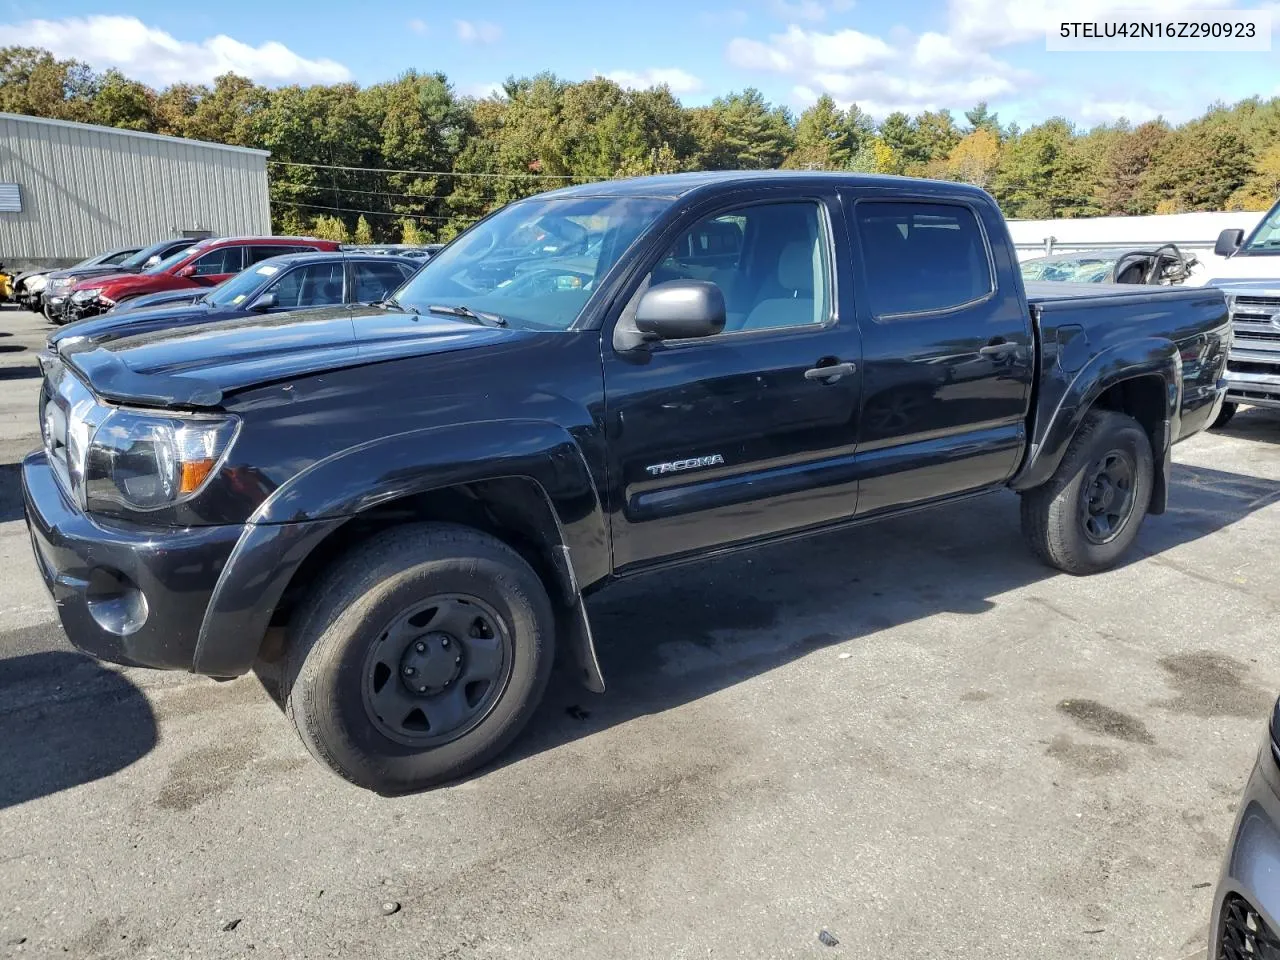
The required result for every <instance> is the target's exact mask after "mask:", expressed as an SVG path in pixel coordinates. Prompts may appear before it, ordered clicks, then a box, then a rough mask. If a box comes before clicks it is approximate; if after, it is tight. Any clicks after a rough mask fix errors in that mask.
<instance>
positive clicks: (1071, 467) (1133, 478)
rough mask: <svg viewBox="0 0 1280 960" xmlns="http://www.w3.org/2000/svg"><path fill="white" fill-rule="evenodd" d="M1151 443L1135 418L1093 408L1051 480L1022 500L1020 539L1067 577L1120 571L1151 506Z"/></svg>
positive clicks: (1153, 474) (1152, 476) (1027, 494)
mask: <svg viewBox="0 0 1280 960" xmlns="http://www.w3.org/2000/svg"><path fill="white" fill-rule="evenodd" d="M1154 484H1155V458H1154V455H1153V451H1152V448H1151V438H1150V437H1149V436H1148V435H1147V432H1146V431H1145V430H1143V429H1142V425H1141V424H1139V423H1138V422H1137V421H1136V420H1134V419H1133V418H1132V417H1130V416H1127V415H1126V414H1123V413H1119V412H1117V411H1114V410H1090V411H1089V412H1088V413H1087V414H1085V418H1084V421H1083V423H1081V425H1080V428H1079V429H1078V430H1077V431H1076V435H1075V436H1074V437H1072V439H1071V443H1070V444H1068V446H1067V450H1066V453H1065V454H1064V455H1063V457H1062V460H1061V462H1060V463H1059V464H1058V468H1057V469H1056V470H1055V471H1054V473H1053V476H1052V477H1050V478H1049V480H1048V481H1047V482H1046V483H1044V484H1041V485H1040V486H1038V487H1035V488H1034V489H1031V490H1027V491H1025V492H1024V493H1023V494H1022V533H1023V536H1024V537H1025V538H1026V540H1027V543H1028V544H1029V545H1030V547H1031V549H1032V550H1033V551H1035V553H1036V555H1037V556H1038V557H1040V559H1041V560H1043V561H1044V562H1045V563H1047V564H1049V565H1050V566H1053V567H1057V568H1058V569H1059V570H1062V571H1064V572H1066V573H1074V574H1086V573H1097V572H1099V571H1101V570H1107V569H1110V568H1111V567H1114V566H1115V565H1116V564H1117V563H1118V562H1119V561H1120V558H1121V557H1122V556H1123V555H1124V552H1125V551H1126V550H1128V549H1129V545H1130V544H1132V543H1133V541H1134V539H1135V538H1136V537H1137V536H1138V530H1139V528H1140V527H1141V526H1142V521H1143V519H1144V518H1145V517H1146V515H1147V507H1148V506H1149V505H1150V503H1151V490H1152V487H1153V486H1154Z"/></svg>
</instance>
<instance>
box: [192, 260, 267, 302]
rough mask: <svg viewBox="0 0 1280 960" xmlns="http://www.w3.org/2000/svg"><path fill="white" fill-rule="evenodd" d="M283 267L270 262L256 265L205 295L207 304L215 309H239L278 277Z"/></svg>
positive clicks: (265, 261)
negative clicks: (272, 279) (255, 292)
mask: <svg viewBox="0 0 1280 960" xmlns="http://www.w3.org/2000/svg"><path fill="white" fill-rule="evenodd" d="M280 270H281V267H280V266H279V265H278V264H274V263H272V262H271V261H270V260H263V261H262V262H261V263H257V264H254V265H253V266H252V267H250V268H249V269H248V270H243V271H241V272H240V273H237V274H236V275H235V276H234V277H232V278H231V279H230V280H224V281H223V282H222V283H220V284H218V285H217V286H216V287H214V288H213V289H212V290H210V291H209V292H208V293H206V294H205V295H204V301H205V303H211V304H213V305H214V306H215V307H238V306H240V305H241V304H244V303H246V301H248V299H249V297H251V296H252V295H253V292H254V291H255V290H257V289H258V288H259V287H261V286H262V285H263V284H265V283H266V282H267V281H269V280H270V279H271V278H272V277H274V276H278V275H279V273H280Z"/></svg>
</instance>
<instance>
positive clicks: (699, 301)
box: [635, 280, 725, 340]
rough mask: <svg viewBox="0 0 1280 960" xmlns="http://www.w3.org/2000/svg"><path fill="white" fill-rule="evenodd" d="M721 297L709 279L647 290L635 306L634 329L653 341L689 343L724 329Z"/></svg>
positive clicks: (682, 282)
mask: <svg viewBox="0 0 1280 960" xmlns="http://www.w3.org/2000/svg"><path fill="white" fill-rule="evenodd" d="M724 321H725V306H724V294H723V293H721V292H720V288H719V287H718V286H716V285H715V284H714V283H712V282H710V281H709V280H672V281H670V282H668V283H662V284H659V285H658V286H656V287H650V288H649V289H648V290H647V291H646V292H645V294H644V296H643V297H641V298H640V303H639V304H637V306H636V319H635V324H636V329H637V330H639V331H640V332H641V333H642V334H644V335H645V337H646V339H653V340H691V339H693V338H695V337H710V336H713V335H714V334H717V333H719V332H720V331H721V330H723V329H724Z"/></svg>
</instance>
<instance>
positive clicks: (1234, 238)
mask: <svg viewBox="0 0 1280 960" xmlns="http://www.w3.org/2000/svg"><path fill="white" fill-rule="evenodd" d="M1242 243H1244V231H1243V230H1223V231H1222V232H1221V233H1220V234H1218V242H1217V243H1215V244H1214V245H1213V252H1214V253H1215V254H1217V255H1218V256H1220V257H1229V256H1231V255H1232V254H1233V253H1235V252H1236V251H1237V250H1239V249H1240V244H1242Z"/></svg>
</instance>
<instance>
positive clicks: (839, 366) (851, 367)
mask: <svg viewBox="0 0 1280 960" xmlns="http://www.w3.org/2000/svg"><path fill="white" fill-rule="evenodd" d="M857 369H858V365H857V364H856V363H832V364H828V365H827V366H825V367H811V368H810V369H808V370H806V371H805V372H804V378H805V379H806V380H821V381H822V382H823V383H835V382H836V381H837V380H839V379H840V378H841V377H847V376H849V374H851V373H854V372H856V371H857Z"/></svg>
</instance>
